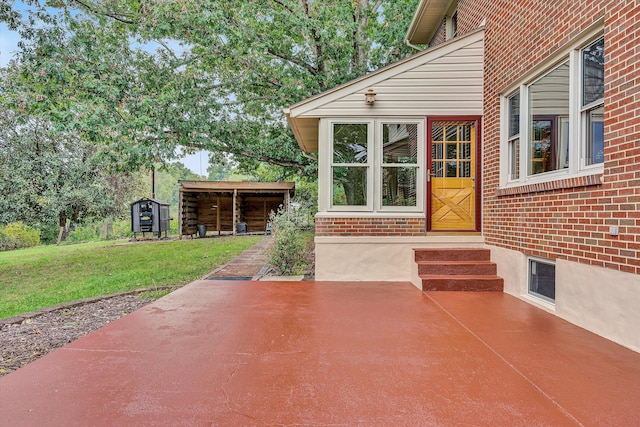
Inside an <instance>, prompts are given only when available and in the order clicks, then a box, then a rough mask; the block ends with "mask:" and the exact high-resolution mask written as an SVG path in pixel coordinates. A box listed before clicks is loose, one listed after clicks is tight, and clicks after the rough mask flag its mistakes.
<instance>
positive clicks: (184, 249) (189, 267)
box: [0, 236, 261, 318]
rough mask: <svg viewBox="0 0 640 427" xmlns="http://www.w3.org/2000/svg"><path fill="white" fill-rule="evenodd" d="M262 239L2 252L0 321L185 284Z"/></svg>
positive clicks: (98, 244) (85, 245)
mask: <svg viewBox="0 0 640 427" xmlns="http://www.w3.org/2000/svg"><path fill="white" fill-rule="evenodd" d="M260 239H261V237H259V236H258V237H249V236H243V237H235V238H234V237H227V238H217V239H194V240H179V241H167V242H150V243H136V244H129V243H127V242H126V241H124V240H123V241H116V242H115V243H114V242H113V241H112V242H91V243H83V244H77V245H68V246H40V247H36V248H30V249H22V250H17V251H9V252H0V318H4V317H11V316H15V315H16V314H20V313H25V312H29V311H34V310H37V309H39V308H42V307H49V306H52V305H56V304H59V303H61V302H67V301H75V300H78V299H81V298H88V297H95V296H100V295H108V294H112V293H116V292H123V291H130V290H135V289H140V288H150V287H161V286H179V285H183V284H185V283H189V282H190V281H193V280H196V279H199V278H201V277H202V276H203V275H205V274H207V273H209V272H210V271H212V270H214V269H215V268H217V267H219V266H221V265H223V264H225V263H226V262H228V261H229V260H231V259H232V258H233V257H235V256H236V255H237V254H239V253H240V252H242V251H243V250H245V249H247V248H249V247H251V246H252V245H254V244H255V243H257V242H258V241H259V240H260Z"/></svg>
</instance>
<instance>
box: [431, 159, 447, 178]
mask: <svg viewBox="0 0 640 427" xmlns="http://www.w3.org/2000/svg"><path fill="white" fill-rule="evenodd" d="M431 167H432V168H433V171H431V173H432V174H433V176H434V177H435V178H442V177H443V176H444V168H443V167H442V162H433V164H432V165H431Z"/></svg>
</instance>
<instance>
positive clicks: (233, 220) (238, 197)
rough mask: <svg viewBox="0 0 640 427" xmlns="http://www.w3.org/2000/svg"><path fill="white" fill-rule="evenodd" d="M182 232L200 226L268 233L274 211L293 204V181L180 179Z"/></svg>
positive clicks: (191, 231) (185, 233)
mask: <svg viewBox="0 0 640 427" xmlns="http://www.w3.org/2000/svg"><path fill="white" fill-rule="evenodd" d="M178 183H179V187H180V197H179V207H178V210H179V213H180V217H179V221H180V223H179V229H180V234H181V235H182V236H191V235H194V234H196V233H197V232H198V227H199V226H204V227H206V230H207V231H209V232H211V231H213V232H215V233H217V234H218V235H220V234H222V233H233V234H236V233H237V232H240V233H258V232H260V233H264V232H265V231H266V228H267V223H268V221H269V214H270V213H271V211H274V212H275V211H277V210H278V208H279V207H280V206H281V205H282V206H284V207H285V208H288V207H289V202H290V200H291V197H293V195H294V192H295V183H293V182H247V181H242V182H227V181H178Z"/></svg>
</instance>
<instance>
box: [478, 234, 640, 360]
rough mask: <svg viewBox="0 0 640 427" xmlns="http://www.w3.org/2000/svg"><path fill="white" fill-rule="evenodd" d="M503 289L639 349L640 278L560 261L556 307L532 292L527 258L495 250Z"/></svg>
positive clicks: (493, 257)
mask: <svg viewBox="0 0 640 427" xmlns="http://www.w3.org/2000/svg"><path fill="white" fill-rule="evenodd" d="M490 249H491V258H492V260H493V261H494V262H496V263H497V264H498V275H499V276H502V277H503V278H504V279H505V284H504V291H505V292H506V293H509V294H511V295H514V296H516V297H518V298H520V299H522V300H525V301H527V302H529V303H531V304H534V305H536V306H538V307H540V308H542V309H545V310H547V311H550V312H552V313H555V314H556V315H557V316H559V317H561V318H563V319H565V320H567V321H569V322H571V323H574V324H576V325H578V326H580V327H582V328H585V329H587V330H589V331H591V332H593V333H596V334H598V335H600V336H603V337H605V338H607V339H609V340H611V341H614V342H616V343H618V344H621V345H623V346H625V347H628V348H630V349H632V350H635V351H640V310H638V307H640V279H639V278H638V275H635V274H631V273H623V272H620V271H617V270H612V269H607V268H602V267H594V266H590V265H584V264H580V263H576V262H570V261H565V260H556V263H555V264H556V300H555V305H554V304H550V303H548V302H546V301H543V300H541V299H539V298H536V297H534V296H531V295H529V294H528V271H527V268H528V267H527V256H526V255H524V254H523V253H521V252H517V251H512V250H508V249H504V248H498V247H495V246H490Z"/></svg>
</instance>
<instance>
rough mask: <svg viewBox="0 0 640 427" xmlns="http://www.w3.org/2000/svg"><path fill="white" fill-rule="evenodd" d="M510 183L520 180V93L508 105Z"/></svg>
mask: <svg viewBox="0 0 640 427" xmlns="http://www.w3.org/2000/svg"><path fill="white" fill-rule="evenodd" d="M507 108H508V109H509V111H508V113H507V114H508V117H509V119H508V120H509V124H508V127H509V129H508V156H509V181H513V180H515V179H518V178H520V92H518V93H516V94H514V95H511V96H510V97H509V100H508V103H507Z"/></svg>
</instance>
